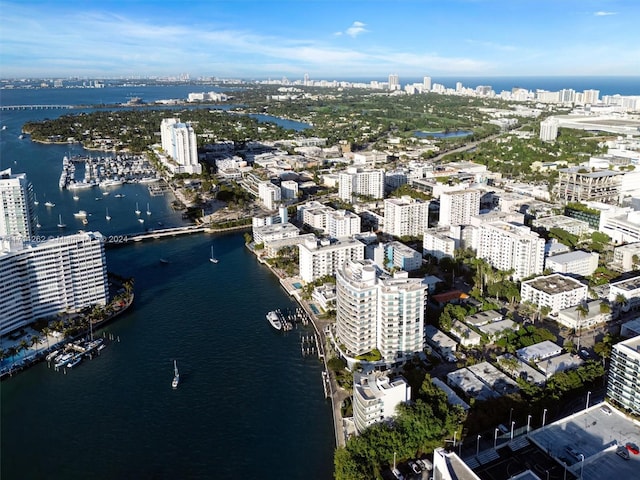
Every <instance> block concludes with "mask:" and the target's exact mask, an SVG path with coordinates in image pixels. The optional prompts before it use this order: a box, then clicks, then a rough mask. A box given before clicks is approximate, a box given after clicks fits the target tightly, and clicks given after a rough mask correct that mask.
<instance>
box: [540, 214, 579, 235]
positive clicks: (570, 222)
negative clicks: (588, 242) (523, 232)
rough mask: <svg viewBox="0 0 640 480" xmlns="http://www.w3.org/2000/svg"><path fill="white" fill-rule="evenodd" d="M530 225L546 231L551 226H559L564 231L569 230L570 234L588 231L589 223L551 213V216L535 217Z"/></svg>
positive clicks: (549, 229)
mask: <svg viewBox="0 0 640 480" xmlns="http://www.w3.org/2000/svg"><path fill="white" fill-rule="evenodd" d="M531 226H533V227H534V228H543V229H545V230H546V231H547V232H550V231H551V229H552V228H560V229H562V230H564V231H565V232H569V233H571V234H572V235H577V236H578V237H579V236H580V235H584V234H586V233H589V230H590V228H589V224H588V223H587V222H584V221H582V220H577V219H575V218H571V217H567V216H565V215H553V216H551V217H543V218H535V219H534V220H533V221H532V222H531Z"/></svg>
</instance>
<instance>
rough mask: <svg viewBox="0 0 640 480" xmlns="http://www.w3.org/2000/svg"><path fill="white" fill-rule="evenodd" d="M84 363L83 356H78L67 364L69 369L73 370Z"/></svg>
mask: <svg viewBox="0 0 640 480" xmlns="http://www.w3.org/2000/svg"><path fill="white" fill-rule="evenodd" d="M81 361H82V356H81V355H78V356H77V357H75V358H74V359H72V360H71V361H70V362H69V363H67V368H73V367H75V366H76V365H78V364H79V363H80V362H81Z"/></svg>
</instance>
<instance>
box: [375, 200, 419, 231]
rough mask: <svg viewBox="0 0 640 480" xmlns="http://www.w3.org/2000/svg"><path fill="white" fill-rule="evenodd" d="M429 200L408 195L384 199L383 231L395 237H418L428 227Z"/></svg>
mask: <svg viewBox="0 0 640 480" xmlns="http://www.w3.org/2000/svg"><path fill="white" fill-rule="evenodd" d="M428 222H429V202H423V201H420V200H417V199H413V198H410V197H402V198H388V199H386V200H385V201H384V228H383V231H384V232H385V233H388V234H390V235H394V236H396V237H419V236H421V235H422V234H423V233H424V231H425V230H426V229H427V227H428Z"/></svg>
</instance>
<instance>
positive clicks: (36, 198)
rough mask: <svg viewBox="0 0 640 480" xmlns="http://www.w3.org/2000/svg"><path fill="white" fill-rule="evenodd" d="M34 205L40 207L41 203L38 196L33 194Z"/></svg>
mask: <svg viewBox="0 0 640 480" xmlns="http://www.w3.org/2000/svg"><path fill="white" fill-rule="evenodd" d="M33 204H34V205H36V206H38V205H40V202H39V201H38V197H37V196H36V194H35V193H34V194H33Z"/></svg>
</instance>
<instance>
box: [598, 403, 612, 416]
mask: <svg viewBox="0 0 640 480" xmlns="http://www.w3.org/2000/svg"><path fill="white" fill-rule="evenodd" d="M600 411H601V412H602V413H604V414H605V415H611V413H612V412H611V409H610V408H609V407H608V406H607V405H603V406H601V407H600Z"/></svg>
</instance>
